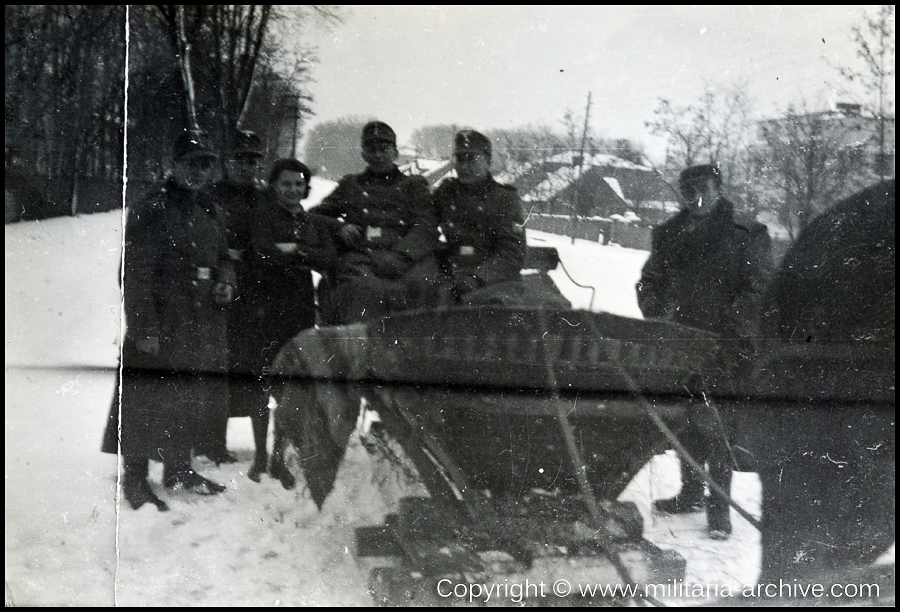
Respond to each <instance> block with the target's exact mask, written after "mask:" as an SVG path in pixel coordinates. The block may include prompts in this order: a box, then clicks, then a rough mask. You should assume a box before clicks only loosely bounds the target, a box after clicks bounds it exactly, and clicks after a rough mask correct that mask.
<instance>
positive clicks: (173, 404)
mask: <svg viewBox="0 0 900 612" xmlns="http://www.w3.org/2000/svg"><path fill="white" fill-rule="evenodd" d="M216 159H217V156H216V155H215V154H214V153H213V152H212V150H211V149H210V148H209V147H208V146H207V144H206V143H205V136H204V135H203V134H202V133H198V132H185V133H183V134H181V135H180V136H179V137H178V138H177V140H176V141H175V147H174V166H173V170H172V175H171V177H170V178H169V179H168V180H167V181H166V182H165V184H164V185H163V186H162V187H161V188H160V189H158V190H157V191H156V192H155V193H152V194H151V195H150V196H149V197H147V198H145V199H144V200H142V201H141V202H139V203H138V204H137V205H135V206H133V207H130V208H129V210H128V211H127V213H126V221H125V244H124V262H123V270H122V272H123V289H122V290H123V297H124V303H125V322H126V324H127V331H126V333H125V338H124V340H123V345H122V375H121V384H120V387H119V389H117V390H116V391H117V392H116V395H115V397H114V400H113V405H112V410H111V412H110V416H109V420H108V422H107V429H106V435H105V436H104V442H103V448H102V450H103V451H104V452H107V453H118V452H120V451H121V454H122V457H123V460H124V466H125V476H124V479H123V492H124V494H125V499H126V500H127V501H128V503H129V504H131V506H132V508H135V509H137V508H140V507H141V506H142V505H143V504H145V503H152V504H154V505H156V507H157V508H158V509H159V510H167V509H168V506H167V505H166V503H165V502H163V501H162V500H161V499H159V497H157V496H156V494H155V493H154V491H153V489H152V488H151V487H150V483H149V482H148V481H147V476H148V460H150V459H153V460H155V461H161V462H162V463H163V467H164V476H163V481H164V484H165V486H166V488H168V489H172V490H179V489H184V490H189V491H193V492H196V493H200V494H204V495H212V494H216V493H220V492H222V491H224V490H225V487H224V486H222V485H220V484H217V483H215V482H212V481H210V480H208V479H206V478H204V477H202V476H200V475H199V474H197V472H195V471H194V470H193V468H192V466H191V451H192V447H193V445H194V443H195V432H196V428H197V422H198V419H199V417H200V415H201V414H203V412H204V410H208V408H207V407H208V406H209V405H211V404H215V403H220V404H221V403H223V402H225V401H226V397H227V395H226V394H227V384H226V381H225V377H224V376H223V375H222V374H223V373H224V372H225V371H226V369H227V365H228V363H227V354H228V353H227V349H228V345H227V342H226V324H227V320H226V313H225V307H226V306H227V305H228V304H229V303H230V302H231V299H232V293H233V291H234V285H235V276H234V269H233V266H232V265H231V262H230V261H229V259H228V252H227V244H226V239H225V231H224V222H223V219H222V214H221V211H220V209H219V207H218V205H217V204H216V202H215V200H213V198H212V197H211V196H210V195H209V193H208V191H207V189H208V187H209V182H210V180H211V178H212V176H213V169H214V163H215V161H216ZM120 393H121V396H120ZM120 414H121V418H120ZM120 426H121V430H120Z"/></svg>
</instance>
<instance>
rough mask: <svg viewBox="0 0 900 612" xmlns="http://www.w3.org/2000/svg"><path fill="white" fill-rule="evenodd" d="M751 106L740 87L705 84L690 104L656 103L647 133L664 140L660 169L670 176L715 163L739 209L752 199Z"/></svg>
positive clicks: (752, 104) (751, 101)
mask: <svg viewBox="0 0 900 612" xmlns="http://www.w3.org/2000/svg"><path fill="white" fill-rule="evenodd" d="M753 109H754V103H753V100H752V99H751V97H750V95H749V93H748V87H747V85H746V84H744V83H740V82H737V83H729V84H721V85H717V84H710V85H707V86H706V88H705V90H704V91H703V92H702V93H701V95H700V96H699V99H698V101H697V102H696V103H694V104H689V105H687V106H680V107H679V106H675V105H673V104H672V103H671V102H670V101H668V100H665V99H662V98H661V99H660V100H659V104H658V105H657V108H656V110H655V111H654V115H655V119H654V120H653V121H648V122H647V123H646V125H647V127H648V128H649V129H650V131H651V133H653V134H656V135H660V136H665V137H666V138H667V140H668V145H669V146H668V149H667V156H666V165H665V170H666V174H667V175H668V176H669V177H670V178H674V177H675V176H677V174H678V173H679V172H681V170H683V169H685V168H687V167H689V166H694V165H697V164H718V166H719V169H720V170H721V172H722V180H723V181H724V182H725V184H726V185H727V186H728V187H729V189H730V192H731V193H732V195H734V196H735V197H736V198H737V199H738V201H739V202H741V203H743V204H744V206H745V207H747V208H751V206H750V205H751V204H752V202H754V201H755V199H756V198H755V194H754V189H755V188H754V182H755V181H754V176H753V169H752V163H751V155H750V148H751V143H752V141H753V133H754V120H753Z"/></svg>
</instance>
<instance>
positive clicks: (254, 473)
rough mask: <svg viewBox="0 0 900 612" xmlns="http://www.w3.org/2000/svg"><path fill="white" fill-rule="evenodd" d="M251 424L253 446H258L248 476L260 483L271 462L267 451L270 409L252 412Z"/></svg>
mask: <svg viewBox="0 0 900 612" xmlns="http://www.w3.org/2000/svg"><path fill="white" fill-rule="evenodd" d="M250 424H251V425H252V426H253V444H254V446H256V455H255V456H254V458H253V465H252V466H250V471H249V472H247V476H248V477H249V478H250V480H252V481H253V482H259V480H260V476H262V475H263V474H265V473H266V464H267V463H268V462H269V453H268V451H267V449H266V441H267V440H268V437H269V407H268V406H265V407H264V408H263V407H260V408H259V409H258V410H257V411H256V412H255V413H254V412H252V411H251V413H250Z"/></svg>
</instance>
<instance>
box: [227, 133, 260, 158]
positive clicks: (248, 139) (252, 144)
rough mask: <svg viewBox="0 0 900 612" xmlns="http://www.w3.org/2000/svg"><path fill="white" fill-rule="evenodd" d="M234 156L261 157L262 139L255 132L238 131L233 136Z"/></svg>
mask: <svg viewBox="0 0 900 612" xmlns="http://www.w3.org/2000/svg"><path fill="white" fill-rule="evenodd" d="M234 155H256V156H259V157H262V155H263V143H262V138H260V137H259V136H258V135H257V134H256V133H255V132H251V131H249V130H238V132H237V133H236V134H235V135H234Z"/></svg>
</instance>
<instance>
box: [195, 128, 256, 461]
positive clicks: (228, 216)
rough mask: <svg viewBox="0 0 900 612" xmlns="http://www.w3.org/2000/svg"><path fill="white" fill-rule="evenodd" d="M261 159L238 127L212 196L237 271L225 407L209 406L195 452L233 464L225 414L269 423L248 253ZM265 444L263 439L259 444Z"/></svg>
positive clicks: (253, 139) (252, 140)
mask: <svg viewBox="0 0 900 612" xmlns="http://www.w3.org/2000/svg"><path fill="white" fill-rule="evenodd" d="M262 158H263V143H262V139H261V138H260V137H259V136H258V135H257V134H255V133H253V132H250V131H247V130H239V131H237V132H236V133H235V135H234V137H233V142H232V152H231V155H230V156H229V157H228V159H227V161H226V163H225V180H224V181H222V182H221V183H219V184H218V185H216V187H215V190H214V191H215V195H216V198H217V199H218V200H219V202H220V203H221V205H222V212H223V214H224V219H225V226H226V230H227V238H228V256H229V259H230V260H231V262H232V265H233V266H234V269H235V273H236V275H237V293H236V295H235V296H234V303H233V304H232V305H231V306H230V307H229V308H228V371H229V374H230V378H229V384H228V405H227V406H226V405H224V404H218V405H214V406H209V408H210V412H208V413H206V414H204V415H203V418H202V422H201V423H200V429H199V431H198V436H197V442H196V443H195V452H196V453H197V454H198V455H206V456H207V457H208V458H209V459H211V460H212V461H214V462H215V463H216V464H219V463H234V462H236V461H237V458H236V457H235V456H234V455H232V454H231V453H229V452H228V450H227V446H226V443H225V438H226V432H227V429H228V418H229V417H245V416H249V417H250V418H251V419H257V420H260V421H263V420H264V422H265V423H268V416H269V406H268V398H267V397H265V396H264V393H263V392H262V382H261V380H260V377H261V376H262V371H261V370H262V362H261V358H260V356H259V355H258V354H256V353H258V352H259V351H258V350H257V345H258V344H259V343H258V341H257V338H258V336H259V327H260V321H259V316H258V310H259V300H260V296H259V295H258V291H257V282H256V278H255V275H254V270H253V269H252V266H253V258H252V257H251V245H250V228H251V227H252V225H253V218H254V216H255V215H256V213H257V211H258V209H259V208H260V206H261V203H262V202H263V200H264V189H263V184H262V181H260V179H259V170H260V163H261V162H262ZM263 445H265V442H263Z"/></svg>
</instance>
